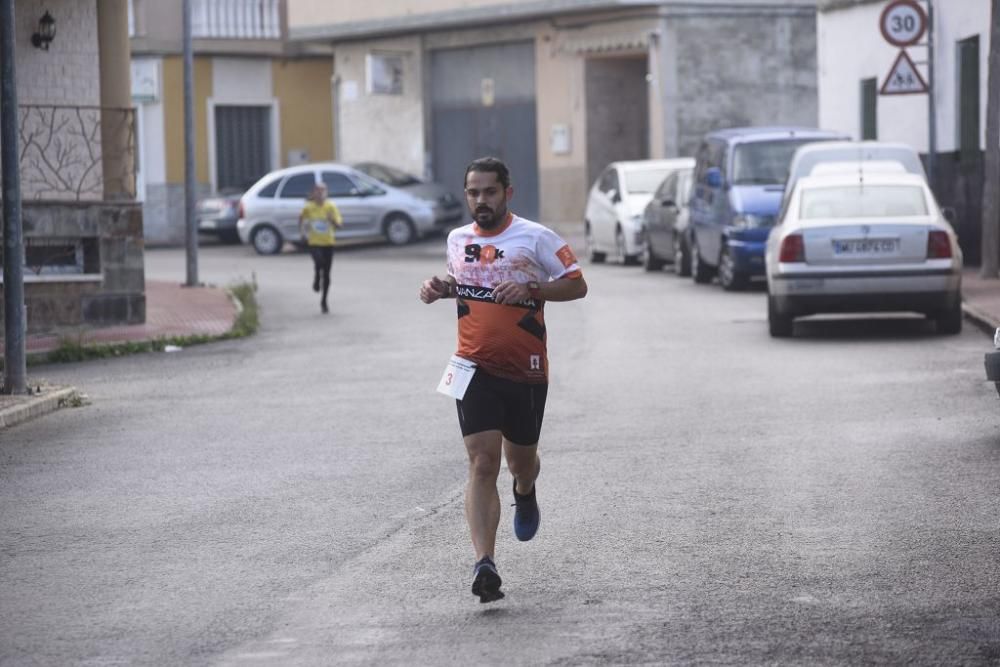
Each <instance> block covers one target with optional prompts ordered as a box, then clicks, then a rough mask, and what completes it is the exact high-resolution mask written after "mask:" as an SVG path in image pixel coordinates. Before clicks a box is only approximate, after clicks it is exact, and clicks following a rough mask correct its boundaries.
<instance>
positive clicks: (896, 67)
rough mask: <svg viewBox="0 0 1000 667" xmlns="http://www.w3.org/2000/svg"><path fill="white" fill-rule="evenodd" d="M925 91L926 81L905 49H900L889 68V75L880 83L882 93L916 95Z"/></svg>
mask: <svg viewBox="0 0 1000 667" xmlns="http://www.w3.org/2000/svg"><path fill="white" fill-rule="evenodd" d="M926 92H927V82H926V81H924V77H922V76H920V72H919V71H917V66H916V65H914V64H913V61H912V60H910V56H909V54H907V53H906V51H900V52H899V57H897V58H896V62H895V63H893V65H892V69H891V70H889V76H887V77H886V78H885V83H883V84H882V90H880V91H879V93H880V94H882V95H916V94H919V93H926Z"/></svg>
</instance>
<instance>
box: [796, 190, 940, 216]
mask: <svg viewBox="0 0 1000 667" xmlns="http://www.w3.org/2000/svg"><path fill="white" fill-rule="evenodd" d="M911 215H927V202H926V200H925V199H924V191H923V189H922V188H920V187H917V186H913V185H864V186H862V185H848V186H840V187H826V188H809V189H807V190H803V191H802V209H801V212H800V213H799V217H800V218H802V219H804V220H814V219H817V218H892V217H905V216H911Z"/></svg>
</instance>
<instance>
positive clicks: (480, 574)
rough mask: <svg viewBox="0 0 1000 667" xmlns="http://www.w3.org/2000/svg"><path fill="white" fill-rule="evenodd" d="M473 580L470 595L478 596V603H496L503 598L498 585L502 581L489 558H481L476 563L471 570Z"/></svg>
mask: <svg viewBox="0 0 1000 667" xmlns="http://www.w3.org/2000/svg"><path fill="white" fill-rule="evenodd" d="M473 572H474V573H475V578H474V579H473V580H472V594H473V595H478V596H479V601H480V602H496V601H497V600H500V599H502V598H503V591H501V590H500V584H502V583H503V581H502V580H501V579H500V575H499V574H497V566H496V564H494V563H493V559H492V558H490V557H489V556H483V558H482V559H481V560H480V561H478V562H477V563H476V565H475V568H474V570H473Z"/></svg>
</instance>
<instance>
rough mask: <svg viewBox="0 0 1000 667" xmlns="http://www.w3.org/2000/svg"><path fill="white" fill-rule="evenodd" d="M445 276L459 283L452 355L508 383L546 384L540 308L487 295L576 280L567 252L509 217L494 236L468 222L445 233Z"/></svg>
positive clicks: (539, 230)
mask: <svg viewBox="0 0 1000 667" xmlns="http://www.w3.org/2000/svg"><path fill="white" fill-rule="evenodd" d="M448 274H449V275H451V276H452V277H454V278H455V281H456V283H457V285H458V286H457V290H458V292H457V302H458V351H457V352H456V354H457V355H458V356H460V357H463V358H465V359H469V360H470V361H474V362H476V364H477V365H479V366H480V367H481V368H482V369H483V370H485V371H486V372H487V373H490V374H492V375H496V376H499V377H502V378H506V379H508V380H514V381H517V382H527V383H543V382H546V381H547V380H548V366H549V364H548V358H547V356H546V349H545V316H544V312H543V306H544V303H543V302H542V301H536V300H534V299H528V300H526V301H523V302H521V303H518V304H498V303H496V302H495V301H494V300H493V288H494V287H496V286H497V285H499V284H500V283H502V282H504V281H507V280H513V281H515V282H519V283H526V282H530V281H537V282H539V283H545V282H548V281H550V280H556V279H559V278H578V277H580V276H582V275H583V274H582V272H581V271H580V266H579V264H578V263H577V259H576V256H575V255H574V254H573V251H572V250H571V249H570V247H569V245H568V244H567V243H566V242H565V241H563V240H562V239H561V238H559V236H558V235H557V234H556V233H555V232H553V231H552V230H551V229H549V228H548V227H545V226H543V225H540V224H538V223H537V222H531V221H530V220H525V219H524V218H519V217H517V216H516V215H513V214H511V213H508V214H507V219H506V221H504V222H503V223H502V224H501V225H500V226H499V227H498V228H497V229H495V230H490V231H486V230H483V229H481V228H480V227H479V225H477V224H476V223H474V222H473V223H469V224H467V225H465V226H463V227H459V228H457V229H454V230H452V231H451V233H450V234H448Z"/></svg>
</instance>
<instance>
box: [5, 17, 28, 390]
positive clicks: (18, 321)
mask: <svg viewBox="0 0 1000 667" xmlns="http://www.w3.org/2000/svg"><path fill="white" fill-rule="evenodd" d="M18 157H19V156H18V149H17V77H16V76H15V69H14V0H0V159H2V160H3V308H4V366H3V368H4V376H3V377H4V380H3V393H5V394H24V393H26V392H27V389H28V381H27V375H28V371H27V364H26V359H25V339H24V334H25V330H26V329H27V327H26V320H25V308H24V238H23V233H22V230H21V176H20V173H19V169H20V160H19V159H18Z"/></svg>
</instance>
